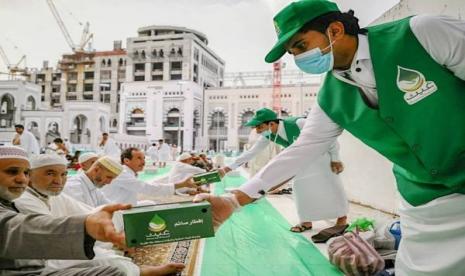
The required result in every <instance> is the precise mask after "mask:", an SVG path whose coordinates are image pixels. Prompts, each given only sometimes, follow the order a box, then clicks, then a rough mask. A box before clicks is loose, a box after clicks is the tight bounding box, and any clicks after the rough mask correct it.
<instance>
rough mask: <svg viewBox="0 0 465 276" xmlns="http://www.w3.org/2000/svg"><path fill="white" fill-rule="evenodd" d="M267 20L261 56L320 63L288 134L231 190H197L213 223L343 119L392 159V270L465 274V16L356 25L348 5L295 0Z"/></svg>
mask: <svg viewBox="0 0 465 276" xmlns="http://www.w3.org/2000/svg"><path fill="white" fill-rule="evenodd" d="M274 25H275V28H276V33H277V35H278V42H277V43H276V44H275V46H274V47H273V48H272V50H271V51H270V52H269V53H268V55H267V56H266V58H265V60H266V61H267V62H274V61H276V60H278V59H279V58H280V57H281V56H283V55H284V54H285V53H286V52H287V53H290V54H292V55H293V56H294V58H295V62H296V64H297V66H298V67H299V68H300V69H301V70H302V71H304V72H307V73H310V74H321V73H325V72H328V73H327V74H326V78H325V81H324V83H323V85H322V87H321V89H320V92H319V95H318V102H317V104H316V105H315V106H314V107H313V108H312V111H311V114H310V116H309V117H308V120H307V122H306V123H305V127H304V129H303V130H302V133H301V135H300V136H299V139H298V140H297V141H296V142H295V143H293V144H292V145H291V146H290V147H288V148H287V149H286V150H285V151H283V152H282V153H280V154H279V155H278V156H276V157H275V158H274V159H273V160H272V161H271V162H270V163H269V164H268V165H267V166H266V167H265V168H264V169H263V170H262V171H261V172H259V173H258V174H257V175H255V177H253V178H252V179H250V180H249V181H248V182H247V183H246V184H244V185H243V186H242V187H241V188H240V190H239V191H236V192H235V193H234V194H232V195H227V196H224V197H213V196H199V199H202V198H208V200H210V201H211V202H212V205H213V208H214V217H215V220H216V223H218V224H220V223H221V222H222V221H224V220H226V219H227V218H228V217H229V216H230V215H231V212H232V211H234V210H235V209H236V207H238V206H240V205H242V206H243V205H246V204H248V203H250V202H253V201H254V200H256V199H258V198H260V193H259V191H262V190H267V189H268V188H270V187H273V186H274V185H276V184H277V183H280V182H282V181H284V180H286V179H289V178H290V177H291V176H293V175H296V174H297V172H298V171H299V169H301V168H302V166H304V165H305V166H307V165H309V164H310V163H311V162H312V160H313V158H314V156H316V155H319V154H321V153H323V152H325V151H327V150H328V147H329V146H330V145H331V144H332V143H333V142H334V140H335V139H336V137H338V136H339V135H340V134H341V132H342V130H343V129H345V130H347V131H349V132H350V133H352V134H353V135H354V136H356V137H357V138H359V139H360V140H361V141H362V142H364V143H365V144H367V145H368V146H370V147H371V148H373V149H375V150H376V151H378V152H379V153H380V154H382V155H383V156H385V157H386V158H387V159H389V160H390V161H392V162H393V164H394V168H393V172H394V175H395V177H396V181H397V188H398V190H399V193H400V195H401V206H400V208H399V212H400V217H401V224H402V241H401V244H400V247H399V250H398V254H397V260H396V275H401V276H402V275H409V276H416V275H422V276H423V275H448V276H451V275H465V265H464V261H465V251H464V250H463V248H465V215H464V214H465V82H464V80H465V36H464V33H465V22H464V21H461V20H457V19H453V18H449V17H444V16H428V15H418V16H413V17H408V18H404V19H401V20H398V21H394V22H389V23H386V24H382V25H378V26H373V27H369V28H368V29H360V28H359V25H358V20H357V18H355V17H354V16H353V12H352V11H349V12H348V13H341V12H340V11H339V9H338V7H337V5H336V4H335V3H332V2H329V1H325V0H301V1H298V2H293V3H291V4H289V5H288V6H287V7H285V8H284V9H283V10H281V11H280V12H279V13H278V14H277V15H276V16H275V17H274ZM275 171H279V173H274V172H275ZM373 185H376V183H373ZM220 206H222V207H220Z"/></svg>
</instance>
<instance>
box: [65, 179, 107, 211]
mask: <svg viewBox="0 0 465 276" xmlns="http://www.w3.org/2000/svg"><path fill="white" fill-rule="evenodd" d="M109 185H110V184H109ZM63 192H64V193H65V194H67V195H69V196H70V197H72V198H74V199H76V200H78V201H80V202H83V203H85V204H87V205H89V206H92V207H97V206H100V205H105V204H109V203H111V201H110V200H109V199H108V198H107V197H106V196H105V195H104V194H103V193H102V191H101V190H100V188H98V187H97V186H95V185H94V183H93V182H92V181H91V180H90V179H89V177H88V176H87V175H86V174H85V172H83V171H81V172H79V173H78V174H77V175H75V176H73V177H70V178H68V181H66V185H65V188H64V189H63Z"/></svg>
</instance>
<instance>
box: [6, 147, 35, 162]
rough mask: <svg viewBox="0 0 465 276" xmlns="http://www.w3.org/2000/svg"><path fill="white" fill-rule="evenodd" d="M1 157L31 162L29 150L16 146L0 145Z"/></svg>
mask: <svg viewBox="0 0 465 276" xmlns="http://www.w3.org/2000/svg"><path fill="white" fill-rule="evenodd" d="M0 159H23V160H26V161H28V162H29V157H28V156H27V152H26V151H25V150H23V149H22V148H20V147H16V146H0Z"/></svg>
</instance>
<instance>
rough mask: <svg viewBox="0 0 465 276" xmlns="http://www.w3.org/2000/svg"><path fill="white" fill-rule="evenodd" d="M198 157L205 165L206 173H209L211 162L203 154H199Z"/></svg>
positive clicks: (211, 167)
mask: <svg viewBox="0 0 465 276" xmlns="http://www.w3.org/2000/svg"><path fill="white" fill-rule="evenodd" d="M199 157H200V159H202V161H203V162H204V163H205V165H206V169H207V171H211V170H212V169H213V162H212V161H211V159H210V158H208V157H207V155H206V154H205V153H201V154H200V155H199Z"/></svg>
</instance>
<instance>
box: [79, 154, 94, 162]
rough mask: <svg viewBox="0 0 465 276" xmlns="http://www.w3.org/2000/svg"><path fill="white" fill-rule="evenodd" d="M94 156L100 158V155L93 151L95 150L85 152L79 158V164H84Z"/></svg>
mask: <svg viewBox="0 0 465 276" xmlns="http://www.w3.org/2000/svg"><path fill="white" fill-rule="evenodd" d="M92 158H98V155H97V154H96V153H93V152H85V153H83V154H81V155H79V158H78V162H79V164H82V163H84V162H86V161H89V159H92Z"/></svg>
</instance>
